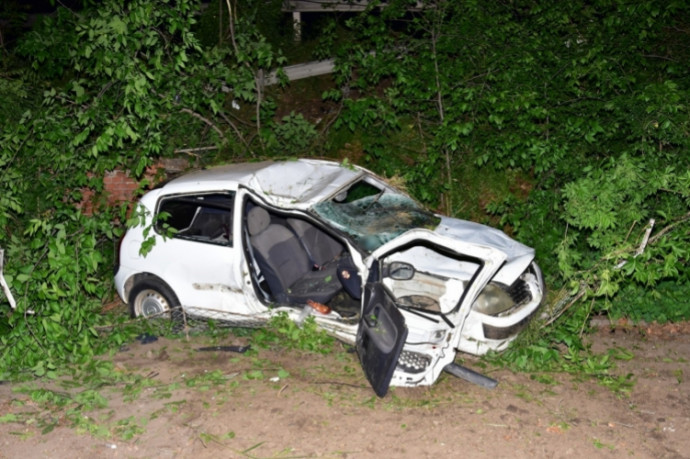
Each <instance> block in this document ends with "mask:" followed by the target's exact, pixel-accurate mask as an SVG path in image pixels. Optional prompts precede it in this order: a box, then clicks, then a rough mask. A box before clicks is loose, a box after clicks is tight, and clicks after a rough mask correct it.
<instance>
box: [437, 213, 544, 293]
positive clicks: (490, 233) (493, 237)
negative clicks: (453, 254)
mask: <svg viewBox="0 0 690 459" xmlns="http://www.w3.org/2000/svg"><path fill="white" fill-rule="evenodd" d="M439 217H441V223H440V224H439V225H438V226H437V227H436V229H435V230H434V233H436V234H438V235H440V236H443V237H447V238H450V239H459V240H462V241H466V242H470V243H473V244H477V245H481V246H488V247H492V248H494V249H498V250H500V251H501V252H503V253H505V254H506V261H505V264H504V265H503V267H501V269H500V270H499V271H498V272H497V273H496V275H495V276H494V279H493V280H495V281H497V282H501V283H503V284H506V285H510V284H512V283H513V282H514V281H515V279H517V278H518V277H519V276H520V274H522V272H523V271H524V270H525V269H526V268H527V266H529V264H530V263H531V262H532V260H533V259H534V249H533V248H531V247H528V246H526V245H524V244H521V243H520V242H518V241H516V240H515V239H512V238H511V237H509V236H508V235H506V234H505V233H504V232H502V231H499V230H497V229H495V228H491V227H489V226H486V225H482V224H480V223H474V222H470V221H467V220H459V219H457V218H450V217H444V216H441V215H439Z"/></svg>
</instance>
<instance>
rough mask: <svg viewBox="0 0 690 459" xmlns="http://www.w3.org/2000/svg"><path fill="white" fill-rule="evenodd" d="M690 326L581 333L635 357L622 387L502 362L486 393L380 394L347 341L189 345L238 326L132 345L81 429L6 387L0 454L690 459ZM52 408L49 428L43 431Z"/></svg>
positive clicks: (444, 382)
mask: <svg viewBox="0 0 690 459" xmlns="http://www.w3.org/2000/svg"><path fill="white" fill-rule="evenodd" d="M689 328H690V327H684V328H683V327H676V328H673V327H671V328H669V327H664V328H661V327H657V328H650V329H646V330H645V329H644V328H636V329H630V330H627V331H626V330H625V329H618V330H616V331H615V332H611V331H609V330H608V329H607V330H602V331H601V332H599V333H597V334H595V335H593V336H591V337H590V339H591V341H592V344H593V347H594V348H595V349H596V350H599V351H605V350H606V349H610V348H619V349H624V350H626V353H628V354H629V355H631V356H632V358H631V359H630V360H621V361H620V362H618V369H617V372H618V373H620V374H622V375H627V374H631V377H632V378H633V379H634V381H635V384H634V387H633V388H632V390H631V392H630V393H629V394H627V395H625V394H624V395H621V394H614V393H613V392H612V391H611V390H609V389H607V388H605V387H602V386H601V385H599V384H597V383H596V382H595V381H593V380H590V379H585V380H579V381H578V380H576V379H575V378H573V377H572V376H569V375H563V374H560V375H556V380H557V383H556V384H545V383H544V382H539V381H537V380H535V379H532V378H530V375H528V374H516V373H512V372H511V371H508V370H497V371H493V372H491V373H490V376H492V377H494V378H496V379H498V380H499V385H498V387H497V388H496V389H493V390H490V389H484V388H481V387H478V386H474V385H472V384H470V383H468V382H466V381H463V380H461V379H457V378H454V377H452V376H450V375H444V376H443V377H442V378H441V379H440V380H439V381H438V382H437V383H436V384H435V385H434V386H432V387H422V388H414V389H401V388H396V389H393V390H391V392H390V393H389V394H388V395H387V396H386V397H385V398H383V399H378V398H377V397H375V395H374V394H373V391H372V390H371V389H370V388H369V387H368V386H367V384H366V381H365V380H364V377H363V375H362V372H361V369H360V368H359V366H358V364H357V361H356V357H355V356H354V355H353V354H352V353H349V352H347V350H346V349H345V348H342V352H337V353H335V354H330V355H324V356H321V355H316V354H303V353H299V352H294V351H291V352H279V351H266V350H259V351H256V352H249V353H246V354H238V353H234V352H227V351H222V350H217V351H199V350H198V349H199V348H201V347H204V346H209V345H211V344H212V345H216V344H222V345H241V344H244V343H243V339H242V338H237V337H234V336H233V335H230V336H229V337H228V338H226V339H225V340H224V342H222V343H211V342H210V338H191V339H190V340H189V341H185V340H167V339H163V338H161V339H158V340H157V341H155V342H152V343H147V344H141V343H139V342H135V343H133V344H130V345H128V346H127V347H126V348H125V349H123V350H122V351H121V352H119V353H117V354H115V355H114V356H113V360H114V362H115V365H116V368H117V369H118V371H121V372H123V374H138V375H140V376H141V377H140V378H139V380H138V383H137V384H132V383H129V384H121V385H115V386H106V387H101V388H99V389H98V393H100V394H101V395H103V396H104V397H106V399H107V401H104V402H103V403H102V405H101V408H97V409H93V408H91V409H89V410H84V411H83V412H80V413H79V416H81V418H79V419H81V420H83V421H84V422H83V423H81V424H80V426H76V427H75V425H74V420H73V419H74V418H72V419H71V421H70V422H68V421H67V419H68V418H67V417H65V418H64V419H63V418H62V417H61V416H67V415H66V414H65V412H64V410H63V412H62V414H58V413H60V412H59V411H55V410H46V409H45V405H41V404H38V403H36V402H35V401H34V400H32V399H31V398H30V395H29V394H28V393H27V392H26V391H21V390H20V388H21V387H26V385H14V386H13V385H11V384H8V383H5V384H1V385H0V421H2V422H0V458H20V457H21V458H27V457H46V458H78V457H79V458H92V457H103V458H147V457H151V458H154V457H155V458H158V457H161V458H187V457H193V458H196V459H201V458H220V457H223V458H234V457H238V458H242V457H246V458H295V457H300V458H302V457H325V458H369V457H371V458H373V457H414V458H425V457H460V456H463V457H469V458H473V457H516V458H522V457H532V458H534V457H548V458H559V457H589V456H594V457H654V458H680V457H688V456H690V437H689V436H688V434H687V433H688V431H690V382H689V381H688V379H690V366H689V363H688V361H689V359H690V357H689V353H690V333H689V332H688V329H689ZM338 349H340V347H339V348H338ZM476 363H477V362H476V361H473V360H471V359H466V360H465V364H466V365H467V366H470V367H472V366H473V365H474V368H477V367H476ZM62 390H65V391H67V390H70V389H62ZM75 390H76V391H78V390H83V388H81V389H79V388H76V389H72V391H75ZM51 416H58V419H53V423H52V425H53V427H54V428H53V429H52V430H51V431H50V432H47V433H41V431H42V430H44V429H45V425H46V419H50V417H51ZM89 426H90V427H89ZM98 426H100V427H98Z"/></svg>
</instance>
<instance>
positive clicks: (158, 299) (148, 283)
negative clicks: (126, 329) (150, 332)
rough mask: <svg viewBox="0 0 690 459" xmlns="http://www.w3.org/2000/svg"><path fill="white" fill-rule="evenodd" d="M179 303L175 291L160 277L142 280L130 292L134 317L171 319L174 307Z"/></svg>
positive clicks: (130, 305)
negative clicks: (159, 278)
mask: <svg viewBox="0 0 690 459" xmlns="http://www.w3.org/2000/svg"><path fill="white" fill-rule="evenodd" d="M179 305H180V302H179V301H178V299H177V296H175V293H174V292H173V291H172V290H171V289H170V288H169V287H168V286H167V285H165V283H163V282H162V281H160V280H158V279H145V280H142V281H141V282H139V283H137V284H136V285H135V286H134V288H133V289H132V292H131V293H130V294H129V307H130V312H131V314H132V317H146V318H166V319H170V318H172V311H173V309H175V308H177V307H178V306H179Z"/></svg>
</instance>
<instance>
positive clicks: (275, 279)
mask: <svg viewBox="0 0 690 459" xmlns="http://www.w3.org/2000/svg"><path fill="white" fill-rule="evenodd" d="M246 210H248V212H247V213H246V233H247V240H248V246H249V252H250V257H249V260H250V264H252V265H253V266H252V268H253V273H254V279H255V284H256V285H257V288H258V289H259V290H260V291H261V293H262V294H263V297H264V299H266V300H267V301H269V302H277V303H281V304H289V305H295V306H304V305H307V304H308V302H316V303H321V304H324V305H328V306H330V307H331V308H333V309H335V310H337V311H338V312H339V313H340V314H341V315H343V316H351V315H352V312H353V311H355V312H358V311H359V302H357V301H356V300H357V298H353V297H352V296H351V295H348V294H347V293H346V292H345V291H343V283H342V282H341V281H340V277H339V273H338V271H339V267H341V266H345V267H346V268H347V269H351V266H350V264H348V260H349V254H348V253H347V251H346V250H345V246H344V245H343V244H342V243H340V242H339V241H338V240H336V239H335V238H334V237H333V236H331V235H330V234H328V233H327V232H326V231H324V230H322V229H320V228H318V227H316V226H315V225H313V224H312V223H310V222H309V221H307V220H305V219H300V218H295V217H293V216H290V217H284V216H281V215H278V214H277V213H271V212H269V211H268V210H267V209H265V208H263V207H260V206H257V205H253V204H248V206H247V208H246ZM354 274H357V273H354ZM341 275H342V274H341ZM353 280H354V281H356V282H357V283H359V279H358V278H354V279H353ZM348 283H349V282H348ZM349 290H351V289H349Z"/></svg>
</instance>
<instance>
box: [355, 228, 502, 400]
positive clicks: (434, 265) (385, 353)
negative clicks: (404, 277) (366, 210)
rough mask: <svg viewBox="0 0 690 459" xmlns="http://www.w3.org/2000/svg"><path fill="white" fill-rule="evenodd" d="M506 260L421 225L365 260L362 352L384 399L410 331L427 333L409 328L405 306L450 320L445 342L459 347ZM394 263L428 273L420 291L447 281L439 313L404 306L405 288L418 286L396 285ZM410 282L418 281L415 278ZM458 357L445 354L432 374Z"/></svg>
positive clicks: (369, 374)
mask: <svg viewBox="0 0 690 459" xmlns="http://www.w3.org/2000/svg"><path fill="white" fill-rule="evenodd" d="M505 259H506V255H505V254H504V253H503V252H502V251H500V250H497V249H494V248H492V247H487V246H482V245H477V244H474V243H468V242H464V241H460V240H457V239H450V238H446V237H443V236H440V235H438V234H436V233H433V232H431V231H428V230H424V229H416V230H411V231H408V232H406V233H404V234H402V235H401V236H399V237H398V238H396V239H394V240H393V241H390V242H389V243H387V244H384V245H383V246H381V247H379V248H378V249H377V250H375V251H374V252H373V253H372V254H371V255H370V256H369V257H368V258H366V259H365V260H364V263H365V265H366V267H367V269H368V270H369V275H368V281H367V284H366V286H365V292H364V295H363V297H362V303H363V306H362V318H361V320H360V324H359V329H358V332H357V342H356V344H357V354H358V356H359V360H360V363H361V365H362V368H363V369H364V373H365V374H366V377H367V379H368V380H369V383H370V384H371V385H372V387H373V389H374V391H375V392H376V394H377V395H378V396H380V397H382V396H384V395H385V394H386V393H387V391H388V387H389V385H390V383H391V381H392V379H393V376H394V373H395V369H396V366H397V363H398V358H399V357H400V353H401V352H402V350H403V347H404V345H405V341H406V338H407V336H408V334H410V336H412V335H413V334H414V333H419V334H423V332H424V331H425V330H423V329H422V330H408V325H406V321H405V317H404V315H403V312H402V310H405V309H410V310H412V309H415V315H416V316H417V317H419V316H422V317H424V316H426V317H433V318H437V319H438V320H435V322H437V323H442V324H445V330H446V333H447V334H449V336H448V338H449V339H447V340H446V339H444V341H445V342H447V343H452V345H453V347H456V346H457V340H458V339H459V338H460V336H461V331H462V326H463V323H464V320H465V318H466V317H467V314H468V313H469V311H470V308H471V307H472V304H473V303H474V301H475V299H476V298H477V296H478V295H479V293H481V291H482V289H483V288H484V287H485V286H486V284H487V283H488V282H489V280H490V279H491V278H492V277H493V276H494V274H495V273H496V271H497V270H498V269H499V268H500V267H501V265H502V264H503V262H504V261H505ZM391 263H407V264H409V265H411V266H412V267H413V268H415V270H417V269H419V270H421V271H423V272H424V275H425V278H424V282H423V283H422V282H420V284H419V286H420V292H419V293H425V294H428V292H422V291H421V288H422V285H423V284H428V283H429V282H430V280H432V278H433V277H434V276H438V279H441V280H442V282H441V281H440V284H441V285H442V286H443V287H442V289H439V292H438V297H437V298H436V299H437V300H438V304H437V308H436V309H437V310H436V311H433V312H432V311H424V310H422V309H421V308H414V307H411V306H410V305H409V304H408V305H404V304H403V302H402V301H401V300H402V299H403V298H399V295H400V294H401V292H400V291H402V290H405V292H404V294H406V295H409V294H411V293H412V294H413V293H415V289H414V288H411V289H410V288H407V289H403V288H401V287H400V285H399V284H398V286H397V287H396V285H395V284H391V283H390V282H388V281H387V279H386V276H387V275H388V274H387V272H388V266H390V264H391ZM410 282H415V281H414V280H412V279H411V280H410ZM386 284H388V286H389V287H387V286H386ZM398 287H400V288H399V290H400V291H399V290H398ZM391 289H392V290H391ZM416 322H417V324H418V325H417V327H420V325H419V323H421V324H425V323H431V321H419V320H416ZM421 327H424V325H421ZM413 332H414V333H413ZM418 336H419V335H418ZM415 339H416V338H415ZM454 358H455V353H454V352H446V353H444V355H443V357H442V358H440V359H439V360H438V361H436V362H435V364H434V368H432V369H431V370H430V374H429V378H431V379H432V380H435V379H436V378H437V377H438V374H440V372H441V371H443V367H444V366H445V365H447V364H448V363H451V362H452V361H453V360H454Z"/></svg>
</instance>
